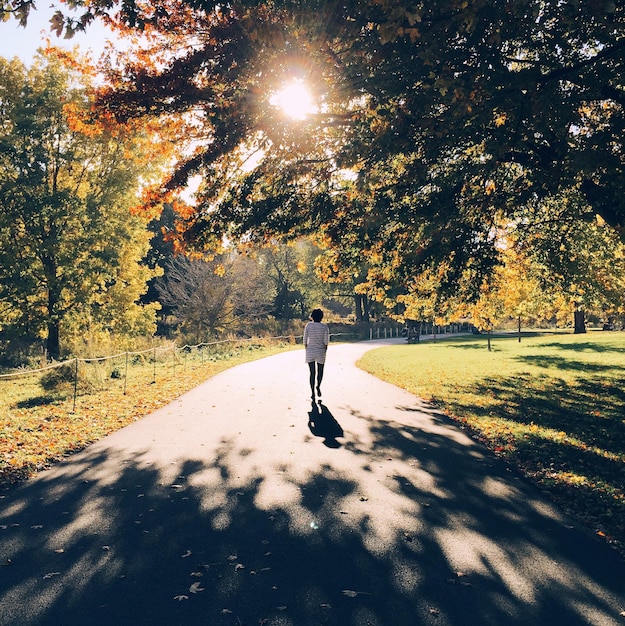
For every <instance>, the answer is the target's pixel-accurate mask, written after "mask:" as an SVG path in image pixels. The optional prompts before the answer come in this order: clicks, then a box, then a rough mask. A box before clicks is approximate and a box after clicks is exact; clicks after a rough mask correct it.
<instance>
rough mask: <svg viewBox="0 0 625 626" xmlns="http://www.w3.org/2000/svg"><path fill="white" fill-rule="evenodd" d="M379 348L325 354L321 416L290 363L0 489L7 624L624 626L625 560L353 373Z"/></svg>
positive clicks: (428, 419)
mask: <svg viewBox="0 0 625 626" xmlns="http://www.w3.org/2000/svg"><path fill="white" fill-rule="evenodd" d="M379 343H384V342H379ZM376 345H378V344H377V342H367V343H361V344H351V345H350V344H344V345H332V346H331V347H330V351H329V354H328V364H327V366H326V380H325V381H324V385H323V387H324V398H323V408H322V410H321V413H320V414H319V412H318V411H315V412H314V413H313V417H314V418H315V421H314V422H313V423H312V424H310V425H309V423H308V422H309V417H310V415H311V409H312V407H311V404H310V401H309V399H308V389H307V385H308V382H307V371H308V370H307V368H306V366H305V364H304V362H303V353H302V352H301V351H296V352H290V353H285V354H280V355H277V356H274V357H270V358H267V359H264V360H262V361H258V362H255V363H249V364H246V365H242V366H240V367H237V368H234V369H232V370H229V371H227V372H224V373H222V374H220V375H218V376H216V377H215V378H213V379H211V380H209V381H208V382H206V383H205V384H203V385H201V386H200V387H198V388H196V389H194V390H193V391H191V392H190V393H187V394H186V395H184V396H183V397H181V398H179V399H178V400H176V401H174V402H173V403H171V404H170V405H168V406H166V407H164V408H162V409H161V410H158V411H156V412H155V413H153V414H151V415H150V416H148V417H146V418H144V419H143V420H141V421H140V422H137V423H135V424H133V425H132V426H130V427H128V428H125V429H124V430H122V431H119V432H118V433H115V434H114V435H112V436H110V437H107V438H106V439H104V440H102V441H100V442H98V443H97V444H95V445H93V446H91V447H89V448H88V449H87V450H85V451H84V452H82V453H80V454H78V455H76V456H74V457H72V459H71V460H70V461H69V462H67V463H65V464H63V465H60V466H57V467H55V468H53V469H52V470H50V471H48V472H45V473H43V474H42V475H41V476H40V477H38V478H37V479H36V480H32V481H29V482H27V483H25V484H23V485H20V486H19V487H13V488H10V489H8V490H5V491H2V492H0V496H1V497H2V499H1V500H0V507H1V508H0V565H2V567H0V624H1V625H2V626H30V625H44V624H45V625H51V626H52V625H54V626H73V625H77V626H78V625H80V626H83V625H85V626H87V625H88V626H92V625H93V626H96V625H107V626H108V625H126V624H128V625H130V624H133V625H136V624H139V625H144V624H145V625H150V626H151V625H156V626H160V625H163V626H173V625H177V624H180V625H194V626H195V625H208V626H213V625H215V626H220V625H225V626H230V625H237V626H238V625H243V624H245V625H250V626H258V625H259V624H260V625H275V626H318V625H322V624H332V625H336V626H365V625H371V626H420V625H425V624H428V625H429V624H433V625H437V626H473V625H475V626H478V625H479V626H489V625H497V626H500V625H501V626H510V625H512V626H516V625H521V624H523V625H527V626H540V625H543V624H544V625H548V626H558V625H562V626H564V625H566V626H575V625H578V624H579V625H581V624H592V625H596V626H611V625H616V624H623V623H625V618H623V616H622V612H623V611H625V563H624V562H623V560H622V559H620V557H618V556H617V554H616V553H614V552H613V551H612V550H610V549H609V548H607V547H606V546H605V545H603V544H602V543H600V542H599V541H597V540H596V539H595V538H594V537H593V536H591V535H589V534H586V533H585V532H583V531H581V530H579V529H578V528H576V527H574V525H573V524H572V523H571V521H570V520H568V519H566V518H565V517H564V516H563V515H562V514H561V513H560V512H558V510H556V509H555V508H554V507H552V506H551V505H549V504H548V503H547V502H546V501H545V500H544V499H543V498H542V497H541V495H540V494H539V493H538V492H537V491H536V490H534V489H533V488H532V487H530V486H529V485H527V484H526V483H525V482H524V481H522V480H519V479H518V478H516V477H515V475H514V474H512V473H510V472H508V471H507V470H506V468H505V466H503V465H502V464H501V463H499V462H498V461H497V460H496V459H494V458H493V457H492V456H491V455H490V454H489V453H488V452H486V451H485V450H484V449H483V448H482V447H480V446H479V445H478V444H476V443H474V442H472V441H471V440H469V439H468V438H467V437H466V436H465V435H464V434H463V433H462V432H461V431H460V430H458V429H457V428H456V427H454V426H453V425H451V424H450V423H449V422H448V421H447V420H446V419H445V418H444V417H443V416H441V415H439V414H437V413H436V412H434V411H432V410H430V409H429V408H428V407H427V406H425V405H423V404H422V403H421V402H420V401H419V400H418V399H417V398H416V397H414V396H412V395H410V394H408V393H406V392H404V391H402V390H400V389H398V388H396V387H393V386H391V385H388V384H386V383H383V382H381V381H379V380H377V379H375V378H373V377H371V376H369V375H368V374H366V373H364V372H362V371H360V370H358V369H357V368H355V367H354V362H355V361H356V360H357V358H358V357H359V356H360V355H361V354H363V353H364V352H365V351H366V350H368V349H370V348H372V347H375V346H376ZM410 348H412V346H410V347H409V346H407V349H410ZM341 435H342V436H341ZM9 562H10V564H9Z"/></svg>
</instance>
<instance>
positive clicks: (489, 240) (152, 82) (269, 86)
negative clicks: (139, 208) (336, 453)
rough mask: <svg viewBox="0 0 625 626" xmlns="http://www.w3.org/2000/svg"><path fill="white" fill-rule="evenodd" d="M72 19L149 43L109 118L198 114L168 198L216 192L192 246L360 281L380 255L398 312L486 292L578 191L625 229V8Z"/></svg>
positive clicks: (160, 8) (124, 75)
mask: <svg viewBox="0 0 625 626" xmlns="http://www.w3.org/2000/svg"><path fill="white" fill-rule="evenodd" d="M72 5H78V6H83V7H84V9H85V11H84V15H82V16H81V18H80V20H78V21H76V20H74V21H71V20H70V21H66V22H63V20H62V19H61V17H59V18H58V22H57V26H58V28H59V30H62V29H63V28H66V29H67V28H69V29H70V32H71V29H76V28H83V27H84V26H85V25H86V24H88V22H89V20H90V19H92V18H93V16H94V15H96V14H102V13H105V14H107V15H108V17H109V18H112V19H113V20H115V21H117V22H118V23H120V24H122V25H123V26H125V27H128V28H130V29H135V30H137V29H138V30H140V32H142V33H143V34H144V42H143V45H144V48H145V50H144V51H143V52H142V53H138V54H137V55H136V56H135V57H134V59H131V60H129V61H127V62H124V63H122V64H119V65H115V64H111V65H110V66H109V70H110V71H109V74H108V78H109V82H110V88H109V89H108V90H105V91H103V93H102V96H101V100H100V102H101V104H103V105H105V106H107V107H108V108H109V109H110V110H112V111H114V112H115V113H116V115H118V117H119V118H120V119H122V120H125V119H128V118H130V117H136V116H152V115H159V114H163V113H167V114H170V113H179V114H181V115H182V114H184V115H186V120H187V122H188V131H187V132H186V133H185V134H184V136H185V138H187V139H189V140H191V143H190V144H189V148H190V150H192V152H191V153H189V154H188V156H187V158H186V159H185V160H183V161H181V162H180V163H179V164H178V166H177V167H176V169H175V172H174V174H173V175H172V176H171V178H170V180H169V182H168V186H169V187H170V188H172V189H173V188H176V187H183V186H184V185H185V184H186V183H187V181H188V179H189V177H190V176H192V175H196V174H197V175H200V176H201V177H202V181H203V183H202V185H201V187H200V190H199V194H198V202H197V204H196V205H195V210H194V212H193V213H192V214H191V215H189V216H188V217H187V219H186V220H184V221H183V224H182V225H181V228H180V233H181V237H182V238H183V239H184V240H186V242H187V243H189V244H192V245H195V246H200V247H202V246H205V245H208V246H210V245H218V244H220V243H221V241H222V238H223V237H224V236H227V237H229V238H230V239H231V240H233V239H238V238H245V239H246V240H248V241H249V240H255V239H258V240H265V239H266V238H268V237H276V236H282V237H295V236H298V235H300V234H302V233H304V234H306V233H316V234H317V235H318V237H319V239H320V241H322V242H323V243H324V244H325V245H327V246H331V247H333V248H334V250H336V252H337V262H338V263H340V265H341V266H343V267H359V266H360V265H361V264H362V255H363V253H364V254H366V255H368V258H367V261H368V263H369V266H370V268H371V270H370V273H369V279H370V280H369V281H368V282H369V284H370V285H371V289H372V292H374V293H376V295H377V297H380V293H379V289H380V288H382V290H384V289H385V288H386V286H394V285H400V286H401V285H402V284H404V283H405V282H406V281H407V280H409V279H410V278H411V277H413V276H414V275H415V274H416V273H418V272H421V271H423V270H429V271H433V272H437V273H438V274H442V276H440V280H437V284H440V285H441V286H442V287H445V286H449V285H454V284H457V283H458V280H459V278H460V277H466V273H467V272H469V273H470V274H471V275H472V280H464V281H463V284H464V285H465V286H466V287H467V290H468V292H470V291H473V292H477V291H479V289H480V286H481V285H482V284H483V279H484V278H485V277H486V276H488V274H489V273H490V272H491V270H492V268H493V267H494V266H495V265H496V264H497V263H499V261H500V254H499V243H498V241H497V235H498V233H499V232H501V224H515V223H519V222H523V221H525V220H528V219H531V218H532V214H531V210H530V209H531V207H533V206H535V205H536V204H540V203H544V202H545V201H546V200H548V199H549V198H550V197H553V196H558V195H561V194H562V193H563V192H564V191H566V192H567V193H577V194H578V195H579V197H580V198H581V199H582V200H583V208H582V210H581V211H579V210H578V209H577V208H576V209H575V215H574V217H575V219H581V220H584V219H592V218H593V216H594V215H595V214H599V215H601V216H602V218H603V220H604V221H605V222H606V223H607V224H609V225H611V226H613V227H615V228H617V229H618V228H621V227H622V226H623V224H624V223H625V197H624V196H623V194H622V189H623V187H624V183H625V173H624V172H625V168H624V167H623V166H624V165H625V164H624V163H623V159H624V155H623V151H622V149H621V142H622V136H623V131H624V130H625V129H624V127H623V126H624V121H625V116H624V114H623V104H624V99H625V91H624V86H625V76H624V69H625V65H624V51H625V36H624V25H625V6H623V5H622V3H615V2H613V0H593V1H592V2H568V3H563V2H561V1H560V0H510V1H507V2H502V1H500V0H449V1H448V2H439V1H437V0H425V1H424V2H420V3H415V4H414V5H409V4H406V3H405V2H400V1H399V0H384V1H379V0H371V1H365V2H362V1H355V0H347V1H341V2H338V1H333V0H329V1H322V0H300V1H285V2H282V1H275V2H246V1H245V0H243V1H240V2H235V3H227V4H223V3H214V2H210V1H206V2H202V1H197V0H193V1H190V0H189V1H187V0H153V1H152V2H145V3H136V2H124V3H122V4H119V5H117V4H113V5H112V7H111V3H110V2H108V1H106V2H105V1H104V0H100V1H98V0H96V1H95V2H93V1H92V2H89V3H87V2H82V1H80V0H79V1H78V2H76V1H73V2H72ZM150 46H153V49H152V50H149V48H150ZM146 50H147V51H148V52H146ZM154 59H158V63H155V62H154ZM294 77H295V78H299V79H302V80H305V81H307V82H308V84H309V85H310V88H311V90H312V92H313V94H314V96H315V98H316V99H317V102H318V103H319V104H318V109H317V113H316V114H314V115H310V116H308V117H306V118H305V119H303V120H299V121H296V122H293V121H292V120H291V121H287V120H285V118H284V117H283V116H281V115H280V114H279V112H278V111H277V110H276V109H275V107H272V106H271V104H270V97H271V94H272V92H276V91H278V90H279V88H280V86H281V85H282V84H283V83H284V82H285V81H286V80H288V79H292V78H294ZM254 152H256V153H257V155H258V157H257V158H254V159H253V160H252V159H251V158H250V157H251V155H252V154H253V153H254ZM565 245H566V244H565ZM337 271H339V270H338V268H337ZM376 284H377V285H378V288H377V289H376V287H375V285H376ZM469 295H470V294H469Z"/></svg>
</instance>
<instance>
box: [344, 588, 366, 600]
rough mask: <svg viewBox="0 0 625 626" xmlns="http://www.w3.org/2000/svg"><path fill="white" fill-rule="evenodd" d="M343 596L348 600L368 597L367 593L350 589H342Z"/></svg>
mask: <svg viewBox="0 0 625 626" xmlns="http://www.w3.org/2000/svg"><path fill="white" fill-rule="evenodd" d="M343 595H344V596H347V597H348V598H355V597H356V596H370V595H371V594H370V593H369V592H368V591H352V590H351V589H343Z"/></svg>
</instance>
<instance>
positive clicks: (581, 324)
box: [573, 309, 586, 335]
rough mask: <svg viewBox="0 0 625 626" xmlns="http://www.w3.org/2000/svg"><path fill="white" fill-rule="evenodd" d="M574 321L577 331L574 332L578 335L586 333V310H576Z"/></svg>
mask: <svg viewBox="0 0 625 626" xmlns="http://www.w3.org/2000/svg"><path fill="white" fill-rule="evenodd" d="M573 319H574V321H575V330H574V331H573V332H574V333H575V334H576V335H578V334H580V333H585V332H586V315H585V313H584V309H575V313H574V314H573Z"/></svg>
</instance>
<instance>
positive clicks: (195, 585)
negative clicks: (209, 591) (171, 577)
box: [189, 582, 204, 593]
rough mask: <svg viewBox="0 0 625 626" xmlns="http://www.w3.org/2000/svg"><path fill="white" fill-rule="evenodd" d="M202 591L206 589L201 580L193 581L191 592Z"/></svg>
mask: <svg viewBox="0 0 625 626" xmlns="http://www.w3.org/2000/svg"><path fill="white" fill-rule="evenodd" d="M200 591H204V589H202V583H200V582H197V583H193V584H192V585H191V586H190V587H189V592H190V593H200Z"/></svg>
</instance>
